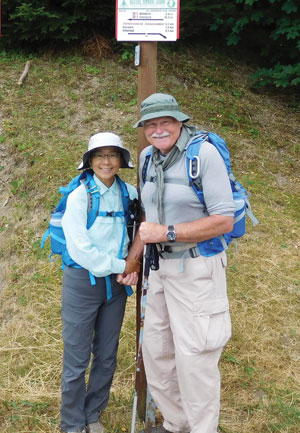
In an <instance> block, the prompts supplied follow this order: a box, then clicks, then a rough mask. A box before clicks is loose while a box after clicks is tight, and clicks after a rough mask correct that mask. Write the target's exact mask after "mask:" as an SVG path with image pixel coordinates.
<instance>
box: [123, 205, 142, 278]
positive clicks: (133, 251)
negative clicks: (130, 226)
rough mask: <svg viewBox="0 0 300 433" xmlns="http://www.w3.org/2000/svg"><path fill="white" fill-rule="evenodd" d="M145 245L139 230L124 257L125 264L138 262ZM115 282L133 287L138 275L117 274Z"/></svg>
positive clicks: (134, 273)
mask: <svg viewBox="0 0 300 433" xmlns="http://www.w3.org/2000/svg"><path fill="white" fill-rule="evenodd" d="M141 221H145V215H144V214H143V215H142V218H141ZM144 245H145V243H144V242H143V241H142V240H141V237H140V234H139V230H138V231H137V233H136V236H135V238H134V241H133V244H132V246H131V248H130V250H129V253H128V256H127V257H126V262H127V261H131V260H139V259H140V258H141V256H142V254H143V251H144ZM117 281H118V282H119V283H120V284H125V285H132V284H133V285H135V284H137V281H138V274H137V273H136V272H133V273H132V274H128V275H126V274H118V275H117Z"/></svg>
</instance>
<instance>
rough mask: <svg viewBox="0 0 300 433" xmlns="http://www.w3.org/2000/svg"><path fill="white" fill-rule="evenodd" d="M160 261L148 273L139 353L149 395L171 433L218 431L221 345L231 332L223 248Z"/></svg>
mask: <svg viewBox="0 0 300 433" xmlns="http://www.w3.org/2000/svg"><path fill="white" fill-rule="evenodd" d="M179 262H180V259H160V269H159V270H158V271H151V272H150V276H149V290H148V295H147V305H146V314H145V327H144V337H143V357H144V363H145V370H146V376H147V382H148V386H149V390H150V393H151V395H152V398H153V399H154V401H155V403H156V405H157V407H158V408H159V410H160V411H161V413H162V415H163V417H164V427H165V428H166V429H167V430H169V431H171V432H174V433H178V432H191V433H216V432H217V427H218V420H219V410H220V373H219V368H218V362H219V359H220V356H221V353H222V348H223V346H224V345H225V344H226V342H227V341H228V340H229V338H230V336H231V321H230V314H229V305H228V298H227V292H226V276H225V268H226V265H227V258H226V254H225V253H224V252H222V253H219V254H217V255H215V256H212V257H203V256H200V257H197V258H188V259H185V261H184V272H183V273H180V272H179V271H178V269H179Z"/></svg>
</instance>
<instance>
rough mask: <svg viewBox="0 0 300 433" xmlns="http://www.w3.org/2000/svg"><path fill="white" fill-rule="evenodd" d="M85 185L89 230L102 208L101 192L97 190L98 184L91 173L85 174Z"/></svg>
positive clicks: (83, 180)
mask: <svg viewBox="0 0 300 433" xmlns="http://www.w3.org/2000/svg"><path fill="white" fill-rule="evenodd" d="M81 182H82V183H83V184H84V186H85V188H86V192H87V196H88V206H87V223H86V227H87V229H90V228H91V227H92V225H93V224H94V222H95V219H96V218H97V215H98V212H99V206H100V192H99V189H98V188H97V185H96V182H95V181H94V177H93V175H92V173H90V172H89V171H86V172H85V176H84V177H83V178H82V179H81Z"/></svg>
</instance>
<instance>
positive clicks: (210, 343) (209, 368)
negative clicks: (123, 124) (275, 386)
mask: <svg viewBox="0 0 300 433" xmlns="http://www.w3.org/2000/svg"><path fill="white" fill-rule="evenodd" d="M188 120H189V117H188V116H187V115H186V114H184V113H183V112H181V111H180V109H179V106H178V104H177V102H176V100H175V98H174V97H172V96H171V95H166V94H161V93H156V94H153V95H151V96H149V97H148V98H147V99H145V100H144V101H143V102H142V104H141V118H140V120H139V121H138V122H137V123H136V125H135V127H143V128H144V132H145V136H146V138H147V140H148V142H149V143H150V144H151V145H152V151H151V159H150V161H149V164H148V167H147V169H146V166H145V158H146V155H147V153H149V147H147V148H146V149H144V150H143V151H142V153H141V156H140V181H141V198H142V204H143V208H144V210H145V222H143V223H142V224H141V226H140V229H139V235H138V236H137V238H136V242H135V243H134V245H133V247H132V249H131V251H130V253H129V255H130V256H131V255H132V256H135V257H138V256H139V254H140V252H141V248H142V243H144V244H146V243H155V244H157V247H158V250H159V252H160V260H159V270H158V271H152V272H150V276H149V290H148V295H147V306H146V314H145V325H144V337H143V358H144V364H145V371H146V377H147V382H148V386H149V390H150V393H151V396H152V398H153V399H154V401H155V403H156V405H157V407H158V408H159V410H160V411H161V413H162V415H163V418H164V423H163V426H160V427H153V428H152V429H151V432H152V433H163V432H166V433H170V432H171V433H179V432H180V433H187V432H191V433H217V427H218V419H219V407H220V374H219V369H218V361H219V359H220V356H221V352H222V348H223V347H224V345H225V344H226V342H227V341H228V339H229V338H230V336H231V322H230V315H229V305H228V298H227V291H226V277H225V268H226V264H227V262H226V254H225V252H224V250H223V246H222V244H221V242H220V241H219V236H220V235H222V234H224V233H228V232H230V231H231V230H232V227H233V215H234V211H235V206H234V202H233V198H232V192H231V187H230V183H229V180H228V175H227V171H226V167H225V164H224V161H223V159H222V157H221V156H220V154H219V153H218V151H217V150H216V149H215V147H214V146H213V145H211V144H210V143H208V142H203V143H202V145H201V148H200V152H199V164H200V165H199V168H200V174H199V176H200V178H201V182H202V188H203V194H204V198H205V206H203V205H202V204H201V202H200V201H199V199H198V197H197V196H196V194H195V193H194V191H193V190H192V188H191V186H190V185H189V182H188V177H187V172H186V170H187V168H186V156H185V149H186V147H187V144H188V143H189V142H190V141H191V140H192V137H193V136H194V135H196V132H197V129H196V128H195V127H192V126H188V125H186V122H187V121H188ZM143 172H144V173H143ZM145 172H146V173H145ZM145 176H146V180H145V183H144V180H143V177H145ZM215 238H216V239H217V242H215V240H216V239H215ZM214 245H217V246H214ZM200 252H201V253H200ZM203 254H204V255H203ZM141 433H142V432H141ZM147 433H148V430H147Z"/></svg>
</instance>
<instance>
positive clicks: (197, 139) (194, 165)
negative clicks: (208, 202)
mask: <svg viewBox="0 0 300 433" xmlns="http://www.w3.org/2000/svg"><path fill="white" fill-rule="evenodd" d="M207 137H208V134H207V132H204V131H203V132H201V131H199V133H198V134H197V135H194V136H193V137H192V138H191V140H190V141H189V142H188V143H187V145H186V170H187V176H188V179H189V184H190V186H191V187H192V188H193V190H194V192H195V193H196V195H197V197H198V198H199V200H200V202H201V203H202V204H203V205H205V203H204V198H203V189H202V182H201V177H200V158H199V152H200V148H201V145H202V143H203V141H207Z"/></svg>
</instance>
